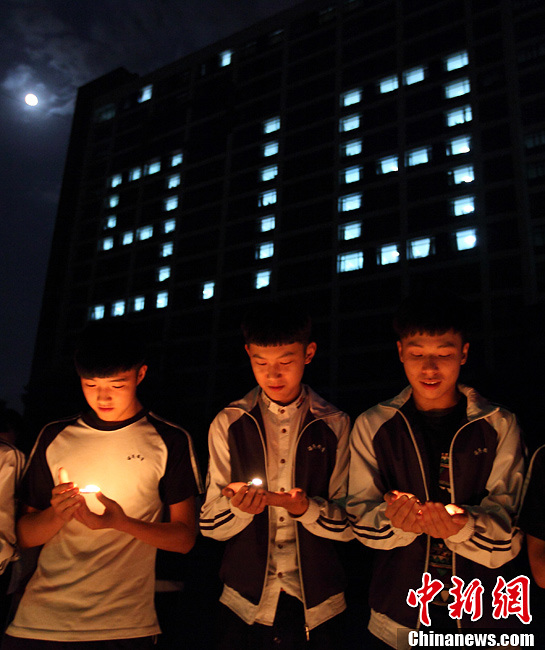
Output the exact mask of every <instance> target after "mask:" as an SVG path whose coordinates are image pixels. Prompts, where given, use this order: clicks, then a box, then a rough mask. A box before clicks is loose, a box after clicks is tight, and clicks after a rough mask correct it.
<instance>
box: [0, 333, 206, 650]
mask: <svg viewBox="0 0 545 650" xmlns="http://www.w3.org/2000/svg"><path fill="white" fill-rule="evenodd" d="M75 364H76V369H77V371H78V374H79V376H80V380H81V387H82V391H83V394H84V397H85V399H86V401H87V403H88V405H89V406H90V407H91V411H89V412H87V413H84V414H82V415H80V416H77V417H73V418H69V419H66V420H62V421H59V422H54V423H52V424H49V425H48V426H46V427H45V428H44V429H43V431H42V432H41V434H40V436H39V438H38V440H37V442H36V444H35V447H34V449H33V451H32V455H31V459H30V464H29V468H28V471H27V473H26V475H25V477H24V479H23V485H22V490H21V503H22V504H23V507H22V513H23V514H22V516H21V518H20V520H19V522H18V539H19V543H20V544H21V546H23V547H31V546H39V545H43V548H42V551H41V554H40V557H39V561H38V567H37V569H36V571H35V573H34V575H33V576H32V578H31V580H30V582H29V584H28V585H27V588H26V590H25V593H24V595H23V597H22V600H21V602H20V605H19V608H18V610H17V613H16V616H15V619H14V621H13V622H12V624H11V625H10V626H9V628H8V630H7V633H6V636H5V638H4V642H3V646H2V648H3V650H11V649H18V648H21V649H26V650H33V649H36V650H39V649H42V648H44V649H45V648H47V649H50V648H55V647H59V648H61V647H62V648H63V649H65V648H72V647H74V648H77V647H80V646H81V645H83V646H84V647H85V648H86V650H95V649H96V650H99V649H100V650H109V649H113V648H116V649H121V648H123V649H127V650H128V649H130V650H140V649H144V648H152V647H153V645H154V642H155V637H156V635H157V634H158V633H159V632H160V629H159V626H158V623H157V618H156V614H155V609H154V604H153V601H154V588H155V571H154V569H155V555H156V549H158V548H160V549H164V550H169V551H177V552H180V553H187V552H188V551H189V550H191V548H192V547H193V544H194V542H195V537H196V517H195V495H196V493H197V492H198V488H199V486H200V479H199V475H198V469H197V464H196V460H195V457H194V453H193V448H192V443H191V440H190V438H189V436H188V434H187V433H186V432H185V431H184V430H183V429H180V428H179V427H176V426H174V425H172V424H169V423H167V422H165V421H164V420H161V419H160V418H158V417H157V416H155V415H154V414H152V413H151V412H149V411H146V410H145V409H143V408H142V405H141V404H140V402H139V400H138V397H137V387H138V385H139V384H140V383H141V382H142V380H143V379H144V377H145V375H146V370H147V366H146V365H145V362H144V352H143V345H142V343H141V341H140V338H139V337H138V336H137V334H136V333H135V331H134V330H133V329H132V328H131V326H130V324H128V323H126V322H120V321H115V322H101V323H93V324H91V325H90V326H89V327H88V328H87V329H86V330H85V331H84V333H83V336H82V338H81V341H80V345H79V347H78V349H77V351H76V354H75ZM87 485H89V486H91V485H96V486H98V488H99V490H100V491H98V492H96V493H94V494H91V493H89V494H85V495H83V494H82V492H80V489H79V487H78V486H81V487H82V491H83V487H84V486H87ZM95 489H96V488H95ZM90 490H91V487H89V488H86V491H90Z"/></svg>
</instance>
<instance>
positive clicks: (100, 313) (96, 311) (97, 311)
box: [89, 305, 105, 320]
mask: <svg viewBox="0 0 545 650" xmlns="http://www.w3.org/2000/svg"><path fill="white" fill-rule="evenodd" d="M104 313H105V310H104V305H94V306H93V307H91V311H90V314H89V318H90V319H91V320H100V319H101V318H104Z"/></svg>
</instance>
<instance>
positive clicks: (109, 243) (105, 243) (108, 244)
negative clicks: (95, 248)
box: [99, 237, 114, 251]
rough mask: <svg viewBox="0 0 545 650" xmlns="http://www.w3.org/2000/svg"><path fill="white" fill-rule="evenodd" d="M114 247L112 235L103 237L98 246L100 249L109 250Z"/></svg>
mask: <svg viewBox="0 0 545 650" xmlns="http://www.w3.org/2000/svg"><path fill="white" fill-rule="evenodd" d="M113 247H114V238H113V237H104V239H101V240H100V243H99V248H100V250H101V251H109V250H110V249H112V248H113Z"/></svg>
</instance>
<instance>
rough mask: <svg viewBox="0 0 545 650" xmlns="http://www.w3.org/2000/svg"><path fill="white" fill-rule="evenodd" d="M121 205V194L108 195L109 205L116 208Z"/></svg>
mask: <svg viewBox="0 0 545 650" xmlns="http://www.w3.org/2000/svg"><path fill="white" fill-rule="evenodd" d="M118 205H119V194H112V195H111V196H109V197H108V207H110V208H116V207H117V206H118Z"/></svg>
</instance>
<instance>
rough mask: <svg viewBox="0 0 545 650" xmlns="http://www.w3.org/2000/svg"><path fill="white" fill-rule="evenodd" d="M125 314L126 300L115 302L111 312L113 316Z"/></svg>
mask: <svg viewBox="0 0 545 650" xmlns="http://www.w3.org/2000/svg"><path fill="white" fill-rule="evenodd" d="M124 313H125V301H124V300H116V301H115V302H113V303H112V311H111V314H112V316H123V314H124Z"/></svg>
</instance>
